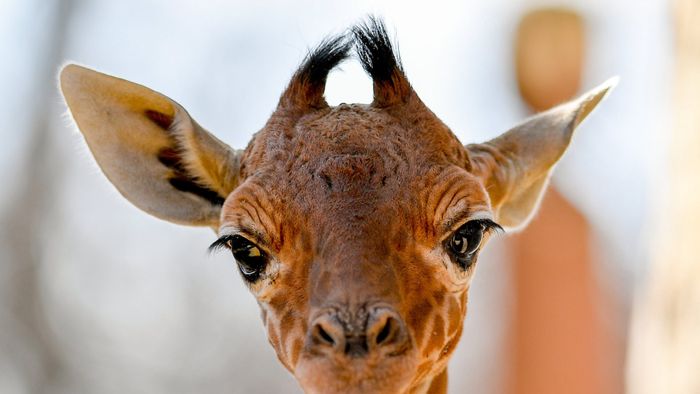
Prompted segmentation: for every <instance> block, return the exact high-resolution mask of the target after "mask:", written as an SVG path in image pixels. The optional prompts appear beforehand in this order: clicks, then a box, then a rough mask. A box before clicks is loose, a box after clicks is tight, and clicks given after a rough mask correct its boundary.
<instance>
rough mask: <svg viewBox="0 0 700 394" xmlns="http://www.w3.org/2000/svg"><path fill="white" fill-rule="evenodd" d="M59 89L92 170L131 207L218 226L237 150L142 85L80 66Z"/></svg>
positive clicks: (65, 75)
mask: <svg viewBox="0 0 700 394" xmlns="http://www.w3.org/2000/svg"><path fill="white" fill-rule="evenodd" d="M60 87H61V91H62V93H63V97H64V98H65V101H66V103H67V105H68V108H69V110H70V113H71V114H72V116H73V119H74V120H75V122H76V123H77V125H78V128H79V129H80V131H81V132H82V134H83V136H84V137H85V141H86V142H87V144H88V147H89V148H90V151H91V152H92V154H93V155H94V157H95V160H96V161H97V164H98V165H99V166H100V168H101V169H102V171H103V172H104V173H105V175H106V176H107V178H108V179H109V180H110V181H111V182H112V184H114V186H116V188H117V190H119V192H120V193H121V194H122V195H123V196H124V197H126V198H127V199H128V200H129V201H131V202H132V203H133V204H134V205H136V206H137V207H139V208H141V209H142V210H144V211H146V212H147V213H150V214H152V215H154V216H156V217H159V218H161V219H164V220H168V221H171V222H174V223H179V224H188V225H201V226H217V225H218V221H219V214H220V211H221V206H222V204H223V201H224V199H225V198H226V197H227V196H228V194H229V193H230V192H231V191H233V189H234V188H235V187H236V185H237V184H238V175H239V167H240V166H239V163H240V155H241V152H240V151H235V150H233V149H231V148H230V147H229V146H228V145H226V144H224V143H223V142H221V141H220V140H219V139H217V138H216V137H214V136H213V135H212V134H210V133H209V132H207V131H206V130H204V129H203V128H201V127H200V126H199V125H198V124H197V123H196V122H195V121H194V120H193V119H192V118H191V117H190V116H189V115H188V114H187V112H186V111H185V110H184V109H183V108H182V107H181V106H180V105H179V104H177V103H175V102H174V101H172V100H171V99H169V98H167V97H165V96H164V95H162V94H160V93H157V92H154V91H153V90H150V89H148V88H146V87H144V86H141V85H138V84H135V83H132V82H129V81H125V80H123V79H119V78H115V77H112V76H109V75H105V74H102V73H99V72H97V71H93V70H90V69H87V68H84V67H80V66H77V65H72V64H71V65H68V66H66V67H64V68H63V70H61V74H60Z"/></svg>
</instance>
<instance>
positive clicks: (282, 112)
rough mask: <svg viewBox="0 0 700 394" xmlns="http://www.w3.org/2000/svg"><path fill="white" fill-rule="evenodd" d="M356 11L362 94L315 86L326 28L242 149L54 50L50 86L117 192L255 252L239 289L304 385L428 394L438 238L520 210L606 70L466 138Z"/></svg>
mask: <svg viewBox="0 0 700 394" xmlns="http://www.w3.org/2000/svg"><path fill="white" fill-rule="evenodd" d="M371 23H373V24H374V25H372V26H369V27H367V26H364V27H359V28H356V29H355V35H356V40H358V42H360V43H361V44H362V45H364V47H362V48H360V49H358V51H359V53H360V58H361V60H363V65H364V66H365V68H366V69H367V71H368V72H369V73H370V74H371V75H372V77H373V78H374V93H375V99H374V102H373V103H372V104H370V105H361V104H350V105H348V104H341V105H339V106H337V107H329V106H328V104H327V103H326V101H325V99H323V89H324V86H325V78H326V74H327V72H328V70H329V69H330V68H332V67H333V66H335V65H336V64H337V63H338V62H339V61H342V60H343V59H344V58H345V56H346V53H347V51H348V50H349V42H347V41H345V39H344V38H343V37H338V38H334V39H330V40H328V41H326V43H325V44H324V46H323V47H322V48H320V49H318V50H317V51H316V52H314V53H312V54H311V55H310V57H309V58H308V59H307V61H306V62H305V63H303V64H302V66H301V67H300V69H299V70H298V71H297V72H296V73H295V75H294V77H293V78H292V81H291V82H290V85H289V87H288V88H287V90H286V91H285V92H284V93H283V95H282V98H281V99H280V103H279V105H278V108H277V110H276V111H275V112H274V113H273V115H272V116H271V118H270V119H269V120H268V122H267V124H266V125H265V127H264V128H263V129H262V130H260V131H259V132H258V133H257V134H255V136H254V137H253V139H252V141H251V142H250V144H249V145H248V147H247V148H246V149H245V150H244V151H235V150H233V149H231V148H229V147H228V146H226V145H225V144H223V143H222V142H221V141H219V140H218V139H216V138H215V137H214V136H213V135H211V134H209V133H208V132H207V131H205V130H204V129H202V128H201V127H199V126H198V125H197V123H196V122H195V121H194V120H193V119H191V118H190V117H189V115H188V114H187V113H186V112H185V111H184V109H182V108H181V107H180V106H179V105H177V104H176V103H174V102H173V101H172V100H170V99H168V98H167V97H165V96H163V95H160V94H159V93H156V92H153V91H151V90H149V89H147V88H144V87H142V86H140V85H136V84H133V83H130V82H127V81H123V80H119V79H117V78H114V77H110V76H107V75H104V74H100V73H97V72H94V71H91V70H88V69H85V68H81V67H78V66H67V67H66V68H65V69H64V70H63V72H62V74H61V88H62V90H63V93H64V96H65V97H66V101H67V103H68V105H69V107H70V109H71V113H72V114H73V116H74V118H75V120H76V122H77V123H78V126H79V127H80V129H81V131H82V132H83V134H84V135H85V137H86V140H87V142H88V145H89V146H90V149H91V150H92V151H93V153H94V154H95V157H96V159H97V161H98V164H100V166H101V167H102V168H103V170H104V171H105V173H106V174H107V176H108V177H109V178H110V180H112V181H113V183H114V184H115V185H116V186H117V188H118V189H119V190H120V191H121V192H122V193H123V194H124V195H125V196H126V197H127V198H128V199H129V200H131V201H132V202H134V203H135V204H136V205H137V206H139V207H141V208H143V209H144V210H146V211H147V212H149V213H152V214H154V215H156V216H159V217H162V218H164V219H167V220H171V221H174V222H178V223H188V224H196V225H210V226H212V227H215V228H216V229H217V231H218V232H219V234H220V235H221V236H222V239H225V237H227V236H229V237H230V236H234V235H235V236H242V237H244V238H246V239H247V240H248V241H250V242H252V243H254V244H255V245H256V246H257V247H258V248H259V249H260V251H261V253H263V254H264V256H267V265H266V266H265V268H264V270H263V271H262V272H261V273H260V275H259V276H258V277H257V279H256V280H252V281H250V282H248V283H249V287H250V290H251V291H252V293H253V294H254V295H255V297H256V298H257V300H258V303H259V305H260V308H261V310H262V313H261V316H262V320H263V323H264V325H265V327H266V330H267V335H268V338H269V341H270V344H271V345H272V346H273V347H274V349H275V351H276V352H277V355H278V357H279V360H280V361H281V362H282V363H283V364H284V366H285V367H286V368H287V369H289V371H291V372H292V373H293V374H294V375H295V376H296V377H297V379H298V380H299V382H300V383H301V385H302V387H303V388H304V390H305V391H307V392H310V393H321V392H323V393H341V392H342V393H397V392H401V393H409V392H410V393H414V392H415V393H423V392H430V393H441V392H445V391H446V387H447V372H446V367H447V361H448V360H449V357H450V356H451V354H452V352H453V351H454V349H455V347H456V345H457V343H458V341H459V337H460V335H461V333H462V322H463V319H464V316H465V314H466V311H467V299H468V290H469V284H470V282H471V280H472V277H473V274H474V270H475V266H476V264H472V265H469V266H467V268H466V269H465V268H463V267H462V266H460V265H458V264H456V263H455V261H453V258H452V257H451V255H450V254H449V253H448V251H447V247H446V242H447V241H446V240H448V239H449V237H450V236H451V235H452V234H454V233H455V231H456V230H457V229H458V228H460V227H461V226H462V225H464V224H465V223H467V222H468V221H470V220H474V219H480V220H483V219H488V220H492V221H496V222H499V221H500V222H502V224H504V225H507V226H510V227H515V226H521V225H523V224H524V223H525V222H526V221H527V218H529V217H530V216H531V214H532V212H533V211H534V210H535V209H536V206H537V203H538V201H539V198H540V195H541V193H542V190H543V188H544V186H545V185H546V182H547V179H548V177H549V173H550V171H551V167H552V166H553V165H554V163H555V162H556V161H557V160H558V159H559V157H561V155H562V154H563V152H564V150H565V149H566V147H567V146H568V143H569V140H570V138H571V134H572V132H573V129H574V128H575V127H576V126H577V125H578V124H579V123H580V122H581V121H582V120H583V118H584V117H585V116H586V115H587V114H588V113H589V112H590V111H591V109H592V108H593V107H594V106H595V105H596V104H597V103H598V101H600V99H601V98H602V97H603V95H604V94H605V93H606V92H607V91H608V89H609V88H610V84H609V85H605V86H603V87H602V88H599V89H597V90H595V91H593V92H592V93H589V94H588V95H586V96H584V98H583V99H581V100H579V101H577V102H573V103H570V104H567V105H564V106H561V107H557V108H555V109H553V110H551V111H549V112H547V113H544V114H542V115H539V116H537V117H534V118H532V119H530V120H528V121H526V122H525V123H524V124H523V125H521V126H518V127H516V128H514V129H512V130H511V131H509V132H508V133H506V134H504V135H503V136H501V137H499V138H497V139H495V140H493V141H490V142H489V143H486V144H481V145H469V146H468V147H465V146H464V145H463V144H462V143H460V142H459V141H458V140H457V138H456V137H455V135H454V134H453V133H452V132H451V131H450V129H449V128H448V127H447V126H446V125H445V124H443V123H442V122H441V121H440V120H439V119H438V118H437V117H436V116H435V115H434V114H433V113H432V112H431V111H430V110H429V109H428V108H427V107H426V106H425V105H424V104H423V103H422V102H421V100H420V99H419V97H418V95H417V94H416V93H415V92H414V91H413V89H412V88H411V86H410V84H409V83H408V80H407V79H406V77H405V75H404V73H403V70H402V68H401V65H400V62H399V61H398V58H397V57H396V56H395V55H394V53H393V52H392V50H391V46H390V43H389V41H388V38H387V37H386V32H385V31H384V28H383V25H381V24H380V23H378V22H377V21H371ZM363 35H364V36H363ZM144 114H145V116H144ZM136 130H137V131H138V133H135V132H134V131H136ZM173 179H178V181H176V182H175V183H173ZM178 182H179V183H178ZM216 196H221V198H222V199H223V198H225V200H223V204H222V205H221V202H220V201H219V199H218V198H217V197H216ZM489 235H490V232H488V231H487V232H486V233H485V235H484V241H483V242H482V244H481V245H482V246H483V244H484V243H485V242H486V240H487V238H488V237H489ZM477 253H478V252H477ZM380 337H383V338H386V339H385V340H383V342H382V343H381V344H380V340H379V338H380ZM358 338H359V339H358ZM334 339H337V340H338V341H334ZM358 340H360V341H359V342H358ZM373 340H376V343H374V342H372V341H373ZM324 341H326V342H327V343H326V344H325V345H323V342H324ZM363 341H364V342H363ZM328 343H332V344H333V346H336V345H338V347H337V349H339V350H341V351H336V350H331V349H336V348H332V347H331V346H329V345H328ZM339 344H343V345H344V346H345V347H344V348H341V347H339ZM343 349H344V351H342V350H343Z"/></svg>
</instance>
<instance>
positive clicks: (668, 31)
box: [0, 0, 700, 394]
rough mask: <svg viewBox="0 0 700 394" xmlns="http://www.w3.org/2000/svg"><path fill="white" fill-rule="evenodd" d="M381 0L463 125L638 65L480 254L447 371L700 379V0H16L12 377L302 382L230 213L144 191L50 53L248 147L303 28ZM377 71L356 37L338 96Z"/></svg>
mask: <svg viewBox="0 0 700 394" xmlns="http://www.w3.org/2000/svg"><path fill="white" fill-rule="evenodd" d="M368 13H374V14H377V15H380V16H383V17H384V18H385V20H386V22H387V24H388V26H389V27H390V29H391V30H392V31H393V32H394V34H395V36H396V37H397V40H398V41H399V42H400V50H401V56H402V58H403V63H404V67H405V69H406V72H407V75H408V77H409V79H410V80H411V82H412V84H413V86H414V88H415V89H416V91H417V92H418V94H419V95H420V96H421V98H422V99H423V101H425V103H426V104H427V105H428V106H429V107H430V108H431V109H432V110H433V111H434V112H435V113H436V114H437V115H438V116H439V117H440V118H441V119H442V120H443V121H445V123H447V124H448V125H449V126H450V127H451V128H452V130H453V131H454V132H455V133H456V134H457V136H458V137H459V138H460V139H461V140H462V141H463V142H465V143H469V142H480V141H483V140H486V139H489V138H492V137H494V136H496V135H498V134H499V133H501V132H503V131H505V130H507V129H509V128H510V127H512V126H513V125H515V124H517V123H518V122H519V121H520V120H522V119H523V118H524V117H526V116H528V115H529V114H532V113H533V112H536V111H540V110H543V109H546V108H548V107H549V106H551V105H553V104H556V103H558V102H561V101H564V100H566V99H568V98H571V97H573V96H575V95H577V94H579V93H581V92H582V91H584V90H587V89H589V88H592V87H594V86H595V85H597V84H599V83H601V82H603V81H604V80H606V79H608V78H609V77H611V76H614V75H619V76H620V77H621V82H620V84H619V86H618V87H617V89H616V90H615V91H614V92H613V93H612V94H611V95H610V96H609V98H608V99H607V100H606V101H605V102H603V103H602V105H601V106H600V107H599V108H598V109H597V110H596V112H595V113H594V114H592V115H591V116H590V117H589V119H588V120H586V122H585V123H584V124H583V125H582V126H581V127H580V129H579V130H578V132H577V134H576V135H575V137H574V141H573V144H572V147H571V149H570V151H569V152H568V153H567V154H566V156H565V157H564V158H563V160H562V162H561V163H560V164H559V166H558V168H557V170H556V172H555V175H554V179H553V187H552V188H551V189H550V191H549V192H548V193H547V195H546V197H545V199H544V203H543V206H542V210H541V212H540V214H539V215H538V216H537V217H536V218H535V220H534V221H533V222H532V224H531V226H530V227H529V228H528V229H527V230H525V231H523V232H521V233H519V234H516V235H506V236H502V237H500V239H497V240H494V241H491V243H490V244H489V245H488V246H487V248H486V251H485V252H484V253H483V254H482V257H481V261H480V265H479V269H478V274H477V276H476V278H475V280H474V283H473V286H472V290H471V297H470V306H469V313H468V315H467V320H466V325H465V330H464V335H463V339H462V341H461V343H460V345H459V348H458V350H457V352H456V353H455V355H454V357H453V359H452V361H451V364H450V370H449V371H450V372H449V374H450V375H449V376H450V392H452V393H463V392H477V393H487V394H489V393H493V394H496V393H537V394H546V393H621V392H635V393H660V392H668V393H681V392H685V393H699V392H700V383H698V379H699V378H698V377H697V376H695V375H697V373H696V372H697V371H698V370H700V367H698V366H699V365H700V363H698V357H700V356H698V355H700V344H699V342H700V338H698V334H695V332H700V331H695V330H694V328H698V326H699V324H700V323H698V319H699V317H698V316H699V314H700V309H698V307H699V306H700V301H699V300H700V294H699V292H700V290H695V289H694V288H695V287H698V288H700V286H693V284H694V283H698V282H700V275H698V268H697V264H694V263H695V261H696V260H697V258H696V257H695V256H696V254H695V253H694V252H693V247H695V248H697V246H694V245H695V244H696V243H697V242H694V241H700V237H697V236H696V235H695V234H697V228H698V225H700V209H698V201H697V200H698V198H699V197H700V185H698V181H697V178H698V176H697V172H696V171H698V170H700V163H699V162H698V160H700V159H698V157H700V155H699V154H698V153H697V152H698V151H700V143H699V141H698V137H696V136H695V135H696V134H698V130H697V127H695V126H696V125H698V124H700V123H697V116H698V115H696V112H698V111H696V110H695V108H697V104H698V103H700V97H698V93H696V92H700V85H699V84H698V80H699V78H698V71H696V70H700V64H698V63H700V60H698V59H700V52H699V48H700V34H699V33H698V28H697V27H695V26H696V25H698V22H695V21H697V17H700V14H699V13H698V6H697V5H696V2H694V1H690V0H679V1H676V2H669V1H665V0H645V1H635V0H614V1H613V0H606V1H604V0H586V1H583V0H581V1H527V0H520V1H516V0H492V1H471V0H470V1H455V2H439V1H431V2H419V3H410V2H405V1H379V2H378V1H353V2H347V1H346V2H331V1H295V2H286V1H256V2H242V1H223V0H210V1H199V2H186V1H172V0H171V1H165V0H128V1H118V2H116V1H107V0H105V1H97V0H95V1H88V0H85V1H82V0H21V1H20V0H0V50H1V52H0V53H2V54H3V57H2V61H0V87H1V88H0V118H2V119H5V120H6V121H7V123H6V124H5V126H2V127H0V137H2V141H3V143H2V144H0V185H2V188H1V189H0V190H1V191H0V221H1V222H0V223H1V227H0V393H3V394H5V393H7V394H14V393H298V392H300V390H299V388H298V386H297V384H296V383H295V381H294V380H293V378H292V377H291V376H290V375H289V374H288V373H287V372H286V371H285V370H284V369H283V367H282V366H281V365H280V364H279V363H278V361H277V360H276V357H275V354H274V352H273V350H272V348H271V347H270V346H269V345H268V344H267V340H266V338H265V337H264V333H263V329H262V323H261V321H260V319H259V316H258V307H257V305H256V303H255V300H254V298H253V297H252V296H251V295H249V294H248V292H247V290H246V289H245V286H244V284H243V283H242V281H241V279H240V278H239V275H238V273H237V272H236V269H235V267H234V263H233V260H232V259H231V258H230V256H228V255H227V254H225V253H223V254H220V255H213V256H209V255H208V254H207V252H206V248H207V246H208V245H209V244H210V243H211V242H212V241H213V240H214V239H215V234H214V233H213V232H212V231H211V230H210V229H199V228H185V227H178V226H175V225H171V224H168V223H165V222H162V221H159V220H157V219H155V218H152V217H149V216H147V215H146V214H144V213H142V212H140V211H139V210H137V209H136V208H134V207H132V206H131V205H129V203H127V202H126V200H125V199H123V198H122V197H121V196H120V195H119V194H118V193H117V192H116V190H115V189H114V188H113V187H112V186H111V185H110V184H109V183H108V181H107V180H106V178H105V177H104V176H103V175H102V174H101V173H100V171H99V169H98V168H97V166H96V164H95V162H94V160H93V159H92V157H91V156H90V154H89V153H88V151H87V149H86V146H85V144H84V141H83V140H82V137H81V136H80V134H79V133H78V132H77V131H76V129H75V127H74V126H73V125H72V124H71V122H70V121H69V119H68V117H67V116H66V115H65V113H66V108H65V106H64V105H63V103H62V99H61V97H60V94H59V92H58V89H57V82H56V75H57V72H58V70H59V68H60V66H61V64H64V63H65V62H67V61H75V62H78V63H81V64H85V65H87V66H90V67H93V68H96V69H98V70H101V71H103V72H107V73H110V74H114V75H117V76H120V77H123V78H126V79H129V80H132V81H135V82H138V83H141V84H144V85H147V86H149V87H151V88H153V89H155V90H157V91H160V92H162V93H164V94H166V95H168V96H169V97H171V98H173V99H174V100H176V101H178V102H179V103H180V104H182V105H183V106H184V107H185V108H187V109H188V111H189V112H190V114H191V115H192V116H193V117H194V118H195V119H197V121H198V122H199V123H200V124H202V125H203V126H204V127H206V128H207V129H209V130H210V131H212V132H213V133H215V134H216V135H217V136H219V137H220V138H221V139H222V140H224V141H226V142H228V143H229V144H230V145H232V146H234V147H237V148H242V147H244V146H245V144H246V143H247V141H248V140H249V138H250V137H251V135H252V134H253V133H254V132H256V131H257V130H258V129H259V128H260V127H262V125H263V124H264V122H265V121H266V120H267V117H268V116H269V115H270V114H271V112H272V110H273V109H274V106H275V105H276V103H277V99H278V97H279V94H280V93H281V92H282V89H283V88H284V87H285V86H286V84H287V82H288V79H289V77H290V76H291V73H292V72H293V71H294V70H295V67H296V66H297V65H298V64H299V62H300V61H301V59H302V58H303V57H304V55H305V54H306V52H307V50H308V48H310V47H313V46H314V45H315V44H316V43H318V42H319V41H320V40H321V39H322V37H324V36H325V35H326V34H329V33H337V32H341V31H343V30H344V29H345V28H347V27H348V26H350V25H352V24H353V23H355V22H357V21H358V20H360V19H361V18H362V17H363V16H364V15H366V14H368ZM371 91H372V87H371V81H370V80H369V79H368V77H366V76H365V74H364V72H363V71H362V70H361V68H360V66H359V65H358V63H357V62H356V61H355V60H351V61H348V62H346V63H344V64H343V65H342V67H341V68H340V69H339V70H336V71H334V72H333V73H332V74H331V75H330V77H329V83H328V87H327V97H328V101H329V102H330V103H331V104H338V103H340V102H369V101H371ZM693 166H694V167H693ZM669 174H670V175H669ZM678 196H683V198H682V199H678V198H677V197H678ZM681 229H684V230H685V231H681ZM679 243H682V245H683V247H678V245H679ZM695 250H697V249H695ZM674 264H676V265H677V266H674ZM669 273H673V275H671V274H669ZM692 278H696V279H698V282H693V281H692V280H691V279H692ZM684 291H685V293H684ZM669 321H670V322H669ZM692 349H696V350H697V351H693V350H692ZM652 376H653V378H652ZM654 379H656V380H655V381H652V380H654ZM676 384H677V386H676ZM670 387H673V389H670Z"/></svg>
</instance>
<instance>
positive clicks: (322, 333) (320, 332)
mask: <svg viewBox="0 0 700 394" xmlns="http://www.w3.org/2000/svg"><path fill="white" fill-rule="evenodd" d="M315 334H316V337H317V338H320V339H321V340H322V341H323V342H325V343H326V344H328V345H331V346H333V345H334V344H335V341H334V340H333V337H331V336H330V335H329V334H328V333H327V332H326V330H324V329H323V327H322V326H321V325H320V324H318V325H316V333H315Z"/></svg>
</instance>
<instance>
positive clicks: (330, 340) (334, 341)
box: [311, 315, 345, 348]
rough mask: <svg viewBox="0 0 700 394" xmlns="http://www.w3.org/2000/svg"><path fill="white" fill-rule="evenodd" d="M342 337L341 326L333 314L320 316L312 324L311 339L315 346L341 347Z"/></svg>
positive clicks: (342, 344) (342, 343) (343, 336)
mask: <svg viewBox="0 0 700 394" xmlns="http://www.w3.org/2000/svg"><path fill="white" fill-rule="evenodd" d="M344 338H345V333H344V332H343V327H342V325H340V323H339V322H338V321H337V320H336V319H335V318H334V317H333V316H328V315H325V316H321V317H319V318H317V319H316V320H315V321H314V323H313V325H312V328H311V341H312V343H313V344H315V345H316V346H320V347H330V348H342V347H343V346H344Z"/></svg>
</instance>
